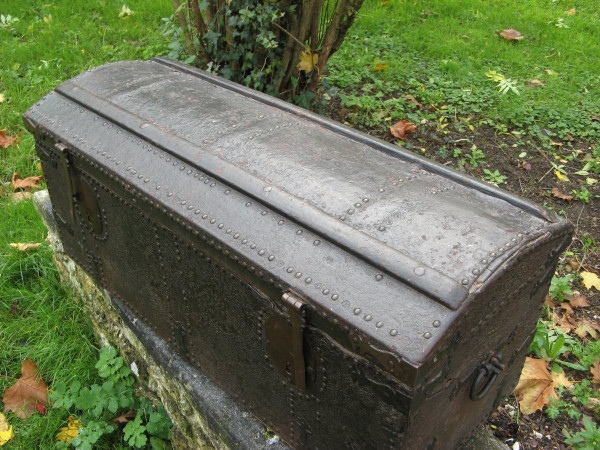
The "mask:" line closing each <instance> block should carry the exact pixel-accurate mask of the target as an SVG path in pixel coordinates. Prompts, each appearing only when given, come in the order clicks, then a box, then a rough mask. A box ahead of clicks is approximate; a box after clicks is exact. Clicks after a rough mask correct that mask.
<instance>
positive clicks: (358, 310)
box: [352, 308, 361, 316]
mask: <svg viewBox="0 0 600 450" xmlns="http://www.w3.org/2000/svg"><path fill="white" fill-rule="evenodd" d="M352 312H353V313H354V315H356V316H358V315H359V314H360V312H361V309H360V308H354V311H352Z"/></svg>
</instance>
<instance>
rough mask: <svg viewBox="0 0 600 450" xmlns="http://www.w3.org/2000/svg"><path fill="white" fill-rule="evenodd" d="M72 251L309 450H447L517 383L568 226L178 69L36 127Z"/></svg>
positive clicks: (113, 82)
mask: <svg viewBox="0 0 600 450" xmlns="http://www.w3.org/2000/svg"><path fill="white" fill-rule="evenodd" d="M24 119H25V123H26V125H27V127H28V129H29V130H30V131H31V132H32V133H33V134H34V135H35V140H36V146H37V151H38V154H39V156H40V159H41V160H42V166H43V170H44V173H45V176H46V179H47V183H48V188H49V191H50V195H51V199H52V204H53V208H54V213H55V216H56V218H57V221H58V223H59V226H60V233H61V238H62V241H63V244H64V247H65V251H66V252H67V253H68V254H69V255H70V256H71V257H72V258H73V259H74V260H75V261H76V262H77V263H79V264H80V265H81V266H82V267H84V268H85V269H86V271H88V272H89V273H90V275H92V276H93V277H94V278H95V279H96V280H97V281H98V282H99V283H101V284H102V285H103V286H104V287H105V288H106V289H107V290H108V291H109V292H110V293H112V294H113V295H114V296H116V297H117V298H118V299H120V300H121V301H122V302H123V303H124V304H125V305H126V306H127V307H128V308H130V309H131V310H132V311H133V312H134V313H135V314H136V315H137V316H138V317H139V318H140V319H141V320H142V321H143V322H144V323H146V324H147V325H149V326H150V327H151V328H152V329H153V330H154V332H155V333H156V334H157V335H158V336H160V337H162V338H163V339H164V340H165V341H167V342H168V343H169V344H170V346H171V347H172V348H173V351H174V352H177V353H178V354H179V355H181V356H182V357H184V358H185V359H186V360H187V361H189V362H190V363H191V364H193V365H194V366H195V367H197V368H198V369H199V370H201V371H202V372H204V373H205V374H207V375H208V376H209V377H211V378H212V379H213V380H214V381H215V382H216V383H217V384H219V385H220V386H221V387H222V388H223V389H224V390H225V391H227V392H228V393H229V394H230V395H231V396H233V397H234V398H235V399H237V400H238V401H239V402H240V403H241V404H243V405H245V407H246V408H247V410H248V411H250V412H252V413H253V414H254V415H255V416H256V417H258V418H259V419H260V420H262V421H263V422H264V423H265V424H266V425H267V426H268V427H270V428H271V429H273V430H274V431H275V432H276V433H278V434H279V435H280V436H281V437H282V438H283V439H284V440H285V441H286V442H287V443H289V444H290V445H291V446H293V447H295V448H311V449H312V448H314V449H316V448H321V449H332V448H356V449H366V448H374V449H381V448H394V449H395V448H410V449H421V448H430V449H434V448H435V449H437V448H441V449H447V448H452V447H456V446H458V445H460V443H461V442H463V441H464V440H465V439H467V438H468V437H469V435H470V433H471V431H472V430H473V429H474V428H475V427H476V426H477V425H478V424H480V423H481V422H482V421H483V420H485V419H486V417H487V416H488V414H489V413H490V411H491V410H492V408H493V407H494V406H495V405H496V404H497V403H498V402H499V401H501V400H502V398H503V397H504V396H506V395H508V394H509V393H510V392H511V391H512V389H513V388H514V386H515V384H516V383H517V381H518V377H519V374H520V370H521V368H522V365H523V362H524V358H525V355H526V353H527V351H528V347H529V343H530V340H531V338H532V336H533V333H534V331H535V325H536V320H537V317H538V315H539V313H540V310H541V306H542V303H543V301H544V296H545V295H546V292H547V289H548V285H549V282H550V279H551V277H552V275H553V273H554V269H555V266H556V263H557V258H558V256H559V254H560V252H561V251H562V250H563V249H564V248H565V246H566V245H567V244H568V242H569V241H570V237H571V233H572V227H571V226H570V225H569V223H568V222H567V221H565V220H563V219H561V218H559V217H557V216H555V215H552V214H551V213H549V212H548V211H546V210H545V209H544V208H542V207H540V206H537V205H535V204H532V203H530V202H528V201H526V200H523V199H520V198H518V197H515V196H513V195H511V194H508V193H506V192H504V191H502V190H500V189H497V188H495V187H493V186H490V185H488V184H486V183H482V182H480V181H477V180H475V179H473V178H470V177H468V176H465V175H464V174H461V173H458V172H455V171H453V170H450V169H448V168H447V167H444V166H441V165H439V164H436V163H433V162H430V161H428V160H426V159H423V158H421V157H419V156H416V155H414V154H412V153H410V152H407V151H404V150H402V149H400V148H398V147H395V146H391V145H388V144H387V143H385V142H383V141H380V140H377V139H373V138H371V137H369V136H367V135H365V134H362V133H358V132H356V131H353V130H351V129H349V128H346V127H344V126H342V125H339V124H337V123H334V122H332V121H329V120H327V119H324V118H321V117H319V116H316V115H314V114H312V113H310V112H308V111H305V110H303V109H301V108H298V107H296V106H294V105H291V104H288V103H285V102H282V101H279V100H277V99H275V98H271V97H269V96H266V95H263V94H260V93H257V92H255V91H252V90H249V89H247V88H244V87H242V86H239V85H237V84H234V83H231V82H228V81H226V80H223V79H221V78H218V77H214V76H212V75H210V74H207V73H205V72H203V71H200V70H197V69H194V68H190V67H188V66H185V65H183V64H179V63H175V62H172V61H169V60H165V59H155V60H152V61H130V62H118V63H113V64H108V65H106V66H102V67H99V68H96V69H93V70H91V71H88V72H85V73H83V74H81V75H79V76H77V77H75V78H73V79H72V80H70V81H67V82H65V83H63V84H62V85H60V86H59V87H58V88H57V89H56V90H55V91H54V92H51V93H50V94H49V95H47V96H46V97H44V98H43V99H42V100H41V101H40V102H39V103H37V104H35V105H34V106H32V108H31V109H29V111H27V112H26V113H25V115H24Z"/></svg>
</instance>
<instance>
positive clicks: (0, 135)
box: [0, 128, 19, 148]
mask: <svg viewBox="0 0 600 450" xmlns="http://www.w3.org/2000/svg"><path fill="white" fill-rule="evenodd" d="M18 137H19V136H18V135H16V136H9V135H7V134H6V128H5V129H3V130H0V147H2V148H8V147H10V146H11V145H15V144H17V142H18V141H17V138H18Z"/></svg>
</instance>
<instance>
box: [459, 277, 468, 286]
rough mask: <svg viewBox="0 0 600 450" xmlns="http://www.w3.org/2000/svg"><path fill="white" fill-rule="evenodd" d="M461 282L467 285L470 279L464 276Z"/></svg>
mask: <svg viewBox="0 0 600 450" xmlns="http://www.w3.org/2000/svg"><path fill="white" fill-rule="evenodd" d="M461 283H462V284H463V285H465V286H466V285H467V284H469V279H468V278H463V280H462V281H461Z"/></svg>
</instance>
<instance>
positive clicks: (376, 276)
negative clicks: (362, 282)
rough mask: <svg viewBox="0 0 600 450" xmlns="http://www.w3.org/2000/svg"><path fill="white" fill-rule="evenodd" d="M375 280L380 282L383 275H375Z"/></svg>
mask: <svg viewBox="0 0 600 450" xmlns="http://www.w3.org/2000/svg"><path fill="white" fill-rule="evenodd" d="M375 279H376V280H377V281H381V280H383V275H381V274H380V273H378V274H377V275H375Z"/></svg>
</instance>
